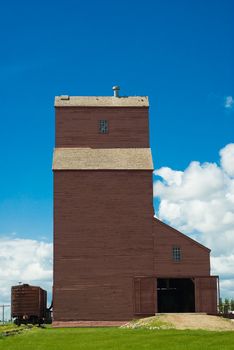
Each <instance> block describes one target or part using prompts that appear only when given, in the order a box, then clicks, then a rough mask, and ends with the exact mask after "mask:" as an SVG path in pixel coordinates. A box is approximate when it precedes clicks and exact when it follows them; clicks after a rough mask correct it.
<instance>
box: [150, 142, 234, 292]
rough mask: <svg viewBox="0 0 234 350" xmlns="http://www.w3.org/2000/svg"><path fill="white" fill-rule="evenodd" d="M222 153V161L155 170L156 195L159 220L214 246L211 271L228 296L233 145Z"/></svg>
mask: <svg viewBox="0 0 234 350" xmlns="http://www.w3.org/2000/svg"><path fill="white" fill-rule="evenodd" d="M219 154H220V164H215V163H204V164H201V163H199V162H191V163H190V165H189V166H188V167H187V168H186V169H185V170H184V171H177V170H172V169H170V168H166V167H163V168H161V169H158V170H155V172H154V174H155V175H157V176H159V177H160V178H159V179H158V180H156V181H155V182H154V196H155V197H158V198H159V199H160V204H159V208H158V212H157V213H156V215H157V217H158V218H159V219H161V220H162V221H165V222H167V223H169V224H170V225H171V226H173V227H175V228H177V229H178V230H180V231H182V232H183V233H186V234H188V235H190V237H192V238H194V239H196V240H198V241H199V242H201V243H203V244H204V245H206V246H208V247H209V248H211V250H212V260H211V263H212V272H213V273H214V274H219V275H220V276H221V278H222V280H221V287H222V288H223V293H225V296H227V295H229V296H232V297H234V288H232V286H234V272H233V271H234V144H228V145H227V146H226V147H224V148H223V149H221V150H220V153H219ZM231 288H232V289H231Z"/></svg>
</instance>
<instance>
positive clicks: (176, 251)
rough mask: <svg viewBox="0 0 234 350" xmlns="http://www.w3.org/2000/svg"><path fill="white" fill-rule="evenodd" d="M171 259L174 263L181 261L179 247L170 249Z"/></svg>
mask: <svg viewBox="0 0 234 350" xmlns="http://www.w3.org/2000/svg"><path fill="white" fill-rule="evenodd" d="M172 257H173V260H174V261H180V260H181V249H180V247H173V248H172Z"/></svg>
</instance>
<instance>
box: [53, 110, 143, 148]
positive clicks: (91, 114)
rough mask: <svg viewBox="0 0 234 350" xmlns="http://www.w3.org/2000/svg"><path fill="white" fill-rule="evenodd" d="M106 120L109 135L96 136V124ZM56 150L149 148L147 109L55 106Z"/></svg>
mask: <svg viewBox="0 0 234 350" xmlns="http://www.w3.org/2000/svg"><path fill="white" fill-rule="evenodd" d="M101 119H107V120H108V121H109V132H108V133H107V134H100V133H99V124H98V121H99V120H101ZM55 143H56V147H91V148H134V147H142V148H148V147H149V135H148V108H144V107H141V108H136V107H125V108H121V107H119V108H116V107H111V108H108V107H96V108H95V107H89V108H87V107H86V108H85V107H67V108H63V107H60V108H59V107H57V108H56V142H55Z"/></svg>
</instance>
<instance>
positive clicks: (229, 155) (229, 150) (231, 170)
mask: <svg viewBox="0 0 234 350" xmlns="http://www.w3.org/2000/svg"><path fill="white" fill-rule="evenodd" d="M219 154H220V156H221V166H222V168H223V170H224V171H225V172H226V173H227V175H229V176H230V177H234V143H229V145H227V146H226V147H224V148H223V149H221V151H220V152H219Z"/></svg>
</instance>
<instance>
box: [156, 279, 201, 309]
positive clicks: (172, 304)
mask: <svg viewBox="0 0 234 350" xmlns="http://www.w3.org/2000/svg"><path fill="white" fill-rule="evenodd" d="M157 295H158V312H195V292H194V282H193V281H192V279H191V278H158V280H157Z"/></svg>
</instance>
